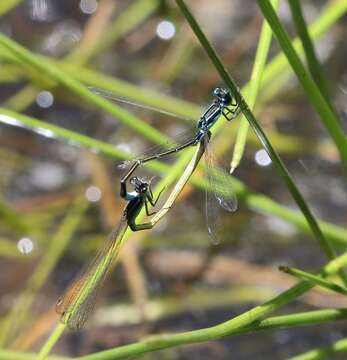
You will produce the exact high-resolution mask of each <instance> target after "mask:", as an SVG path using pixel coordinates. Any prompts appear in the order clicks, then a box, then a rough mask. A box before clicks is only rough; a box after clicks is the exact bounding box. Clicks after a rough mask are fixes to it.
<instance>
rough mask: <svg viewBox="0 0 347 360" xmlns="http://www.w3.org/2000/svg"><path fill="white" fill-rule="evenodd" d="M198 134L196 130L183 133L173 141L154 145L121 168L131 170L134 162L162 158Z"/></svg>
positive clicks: (124, 162) (192, 129)
mask: <svg viewBox="0 0 347 360" xmlns="http://www.w3.org/2000/svg"><path fill="white" fill-rule="evenodd" d="M196 134H197V130H196V128H191V129H189V130H186V131H183V132H181V133H178V134H176V135H175V136H174V137H172V140H171V141H165V142H163V143H162V144H158V145H154V146H152V147H150V148H149V149H147V150H146V151H145V152H143V153H142V154H141V155H139V156H136V157H135V158H134V159H131V160H126V161H123V162H122V163H121V164H120V165H119V167H120V168H121V169H127V168H129V167H130V166H131V165H132V164H133V163H134V162H142V161H143V160H145V159H146V158H151V157H154V158H158V159H159V158H161V157H162V154H165V153H166V152H168V151H173V153H175V152H174V150H175V149H177V147H180V146H182V145H184V144H187V143H188V142H189V141H190V140H192V139H194V138H195V136H196Z"/></svg>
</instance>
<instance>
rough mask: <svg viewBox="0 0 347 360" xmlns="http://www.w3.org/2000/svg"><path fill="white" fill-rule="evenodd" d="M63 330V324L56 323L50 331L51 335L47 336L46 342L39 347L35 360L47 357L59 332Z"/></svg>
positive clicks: (57, 338) (59, 334)
mask: <svg viewBox="0 0 347 360" xmlns="http://www.w3.org/2000/svg"><path fill="white" fill-rule="evenodd" d="M64 330H65V324H58V325H57V327H56V328H55V330H54V331H53V332H52V334H51V336H50V337H49V338H48V340H47V341H46V343H45V344H44V345H43V347H42V348H41V350H40V352H39V354H38V356H37V360H44V359H46V358H47V356H48V354H49V352H50V351H51V350H52V348H53V346H54V345H55V344H56V342H57V341H58V340H59V338H60V336H61V334H62V333H63V332H64Z"/></svg>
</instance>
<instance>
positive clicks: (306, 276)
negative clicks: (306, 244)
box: [279, 266, 347, 295]
mask: <svg viewBox="0 0 347 360" xmlns="http://www.w3.org/2000/svg"><path fill="white" fill-rule="evenodd" d="M279 270H280V271H283V272H285V273H287V274H289V275H292V276H294V277H296V278H298V279H300V280H307V281H310V282H312V283H314V284H315V285H319V286H322V287H324V288H326V289H329V290H332V291H335V292H337V293H339V294H342V295H347V288H346V287H344V286H341V285H338V284H335V283H333V282H330V281H328V280H325V279H323V278H322V277H321V276H320V275H314V274H311V273H308V272H306V271H302V270H300V269H295V268H291V267H288V266H280V267H279Z"/></svg>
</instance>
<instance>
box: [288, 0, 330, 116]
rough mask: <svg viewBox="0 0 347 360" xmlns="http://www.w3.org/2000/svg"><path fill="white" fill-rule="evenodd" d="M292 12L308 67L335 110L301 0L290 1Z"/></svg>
mask: <svg viewBox="0 0 347 360" xmlns="http://www.w3.org/2000/svg"><path fill="white" fill-rule="evenodd" d="M288 4H289V6H290V9H291V12H292V18H293V20H294V23H295V26H296V30H297V32H298V34H299V37H300V39H301V43H302V45H303V48H304V51H305V56H306V60H307V64H308V68H309V70H310V73H311V76H312V79H313V80H314V81H315V82H316V84H317V86H318V88H319V89H320V92H321V93H322V95H323V96H324V98H325V100H326V102H327V103H328V105H329V106H330V108H331V109H332V110H333V106H332V103H331V101H330V95H329V91H328V86H327V83H326V80H325V78H324V75H323V71H322V67H321V65H320V63H319V61H318V58H317V55H316V52H315V49H314V45H313V42H312V41H311V37H310V34H309V32H308V28H307V25H306V21H305V18H304V14H303V12H302V8H301V4H300V1H298V0H291V1H288ZM333 111H334V110H333Z"/></svg>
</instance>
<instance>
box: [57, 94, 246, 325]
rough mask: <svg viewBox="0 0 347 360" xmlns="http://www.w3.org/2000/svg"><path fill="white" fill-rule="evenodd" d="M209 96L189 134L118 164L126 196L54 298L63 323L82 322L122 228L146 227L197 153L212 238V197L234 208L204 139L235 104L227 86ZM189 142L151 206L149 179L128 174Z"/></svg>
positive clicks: (221, 172) (155, 218) (114, 253)
mask: <svg viewBox="0 0 347 360" xmlns="http://www.w3.org/2000/svg"><path fill="white" fill-rule="evenodd" d="M213 95H214V97H215V99H214V101H213V102H212V104H211V105H210V106H209V107H208V108H207V109H206V110H205V112H204V113H203V115H202V116H201V117H200V119H199V121H198V122H197V125H196V128H195V129H194V131H193V132H192V133H191V134H189V135H188V136H184V137H181V140H177V141H175V142H173V143H172V144H166V150H164V151H160V152H154V153H152V154H147V155H144V156H141V157H138V158H136V159H134V160H130V161H127V162H126V163H125V164H123V167H128V170H127V172H126V174H125V175H124V176H123V177H122V178H121V181H120V184H121V191H120V195H121V197H122V198H123V199H124V200H125V201H127V204H126V206H125V208H124V210H123V212H122V216H121V219H120V221H119V224H118V225H117V226H116V227H115V229H114V230H113V231H112V232H111V234H110V235H109V236H108V238H107V240H106V241H105V244H104V245H103V247H102V249H101V250H99V251H98V253H97V254H96V256H95V257H94V258H93V260H92V261H91V262H90V263H89V264H88V265H87V266H86V267H85V268H84V269H83V270H82V272H81V274H80V275H79V276H78V277H77V278H76V280H75V281H74V282H73V283H72V284H71V285H70V286H69V288H68V290H67V291H66V292H65V294H64V295H63V296H62V297H61V298H60V299H59V300H58V302H57V306H56V308H57V312H58V314H60V316H61V320H62V322H63V323H66V324H67V325H68V327H69V328H71V329H79V328H81V327H82V326H83V325H84V323H85V321H86V319H87V318H88V315H89V313H90V311H91V310H92V308H93V306H94V303H95V299H96V295H97V293H98V290H99V289H100V287H101V285H102V283H103V281H104V280H105V278H106V276H107V274H108V273H109V270H110V268H111V265H112V264H113V263H114V261H115V259H116V258H117V255H118V253H119V250H120V247H121V244H122V239H123V236H124V234H125V231H126V230H127V228H128V227H130V228H131V230H133V231H140V230H145V229H150V228H152V227H153V226H154V225H155V224H156V223H157V222H158V221H159V220H160V219H161V218H162V217H163V216H164V215H165V214H166V213H167V211H168V210H169V209H170V208H171V206H172V205H173V203H174V201H175V200H176V198H177V197H178V195H179V194H180V192H181V191H182V189H183V187H184V186H185V184H186V183H187V181H188V180H189V178H190V176H191V174H192V173H193V172H194V170H195V168H196V167H197V165H198V163H199V161H200V159H201V157H202V155H203V154H205V159H206V165H207V166H206V169H205V172H206V178H207V180H208V190H207V191H206V205H205V210H206V221H207V227H208V231H209V233H210V235H211V236H212V237H213V238H215V233H216V226H217V225H216V220H218V219H216V216H218V215H217V213H216V207H215V205H214V203H215V201H214V200H217V203H218V205H219V206H221V207H222V208H224V209H225V210H227V211H235V210H236V209H237V200H236V196H235V194H234V192H233V190H232V189H231V188H230V185H229V184H230V183H228V181H227V177H228V176H229V175H228V174H227V173H226V172H225V171H224V170H222V169H220V168H217V167H215V166H214V164H213V157H212V154H211V151H210V149H209V148H210V146H209V143H210V137H211V133H210V129H211V128H212V127H213V125H214V124H215V123H216V122H217V121H218V119H219V118H220V117H221V116H222V117H224V118H225V119H226V120H228V121H230V120H232V119H233V118H235V117H236V116H237V115H238V113H239V110H240V109H239V106H238V104H237V102H236V101H235V99H234V98H233V97H232V96H231V94H230V92H229V91H227V90H225V89H222V88H216V89H215V90H214V91H213ZM193 146H196V147H197V148H196V150H195V152H194V154H193V156H192V158H191V160H190V161H189V163H188V165H187V166H186V168H185V170H184V171H183V173H182V175H181V176H180V178H179V179H178V180H177V182H176V184H175V186H174V187H173V190H172V191H171V192H170V194H169V196H168V198H167V199H166V201H165V202H164V204H163V205H162V206H161V207H160V208H159V210H157V211H151V209H152V208H154V207H155V205H156V204H157V201H158V200H159V197H160V195H161V192H160V193H159V195H158V197H157V198H156V199H155V198H154V195H153V192H152V188H151V180H147V179H145V178H140V177H137V176H133V174H134V172H135V171H136V170H137V169H138V168H139V167H140V166H142V165H143V164H145V163H147V162H149V161H152V160H156V159H160V158H163V157H166V156H168V155H171V154H174V153H178V152H181V151H183V150H185V149H187V148H189V147H193ZM128 184H130V185H131V186H132V190H131V191H129V190H128ZM143 209H144V210H145V212H146V215H147V216H148V217H149V218H150V219H149V221H147V222H144V223H137V219H138V216H139V214H140V212H141V210H143Z"/></svg>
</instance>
